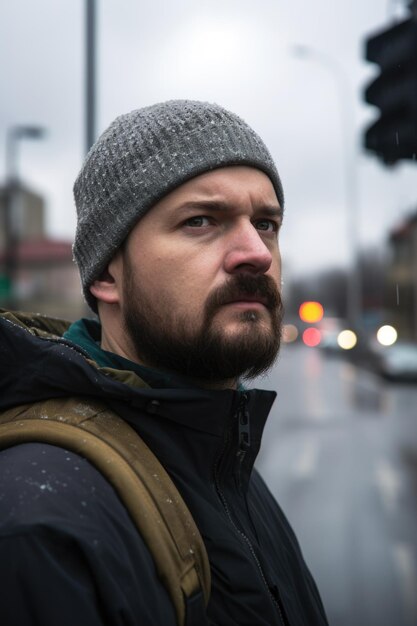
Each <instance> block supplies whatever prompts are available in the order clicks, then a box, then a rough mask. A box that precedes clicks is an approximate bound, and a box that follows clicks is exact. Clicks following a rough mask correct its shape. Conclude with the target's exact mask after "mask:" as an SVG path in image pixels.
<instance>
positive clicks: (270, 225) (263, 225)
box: [255, 220, 279, 233]
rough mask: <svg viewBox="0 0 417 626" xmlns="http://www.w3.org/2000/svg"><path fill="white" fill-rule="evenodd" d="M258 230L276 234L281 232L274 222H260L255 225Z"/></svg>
mask: <svg viewBox="0 0 417 626" xmlns="http://www.w3.org/2000/svg"><path fill="white" fill-rule="evenodd" d="M255 226H256V228H257V229H258V230H264V231H267V232H271V233H276V232H278V230H279V224H278V223H277V222H274V220H258V221H257V222H256V223H255Z"/></svg>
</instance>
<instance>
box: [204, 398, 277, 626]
mask: <svg viewBox="0 0 417 626" xmlns="http://www.w3.org/2000/svg"><path fill="white" fill-rule="evenodd" d="M247 400H248V396H247V394H246V393H244V392H243V393H241V396H240V400H239V404H238V408H237V411H236V413H235V414H234V416H233V418H232V421H231V427H229V429H228V431H227V433H226V437H225V441H224V446H223V448H222V451H221V453H220V454H219V456H218V458H217V461H216V464H215V467H214V482H215V487H216V491H217V495H218V496H219V499H220V501H221V503H222V505H223V508H224V510H225V512H226V515H227V517H228V519H229V522H230V523H231V525H232V526H233V528H234V529H235V531H236V532H237V534H238V535H239V536H240V538H241V539H242V540H243V541H244V542H245V543H246V545H247V546H248V548H249V551H250V553H251V554H252V557H253V559H254V561H255V564H256V566H257V568H258V570H259V573H260V575H261V578H262V581H263V583H264V585H265V588H266V590H267V592H268V595H269V597H270V598H271V600H272V602H273V604H274V606H275V607H276V608H277V610H278V615H279V618H280V621H281V624H282V625H283V626H286V624H287V621H286V620H285V619H284V616H283V610H282V607H281V605H280V602H279V600H278V598H276V597H275V596H274V595H273V593H272V592H271V590H270V588H269V585H268V582H267V580H266V577H265V573H264V571H263V569H262V565H261V563H260V562H259V559H258V557H257V556H256V552H255V550H254V548H253V545H252V542H251V540H250V539H249V537H248V536H247V535H246V534H245V533H244V532H243V531H242V530H241V529H240V528H239V527H238V526H237V524H236V522H235V521H234V519H233V517H232V515H231V513H230V509H229V505H228V503H227V500H226V497H225V495H224V493H223V491H222V489H221V487H220V479H219V465H220V461H221V459H222V457H223V455H224V453H225V450H226V448H227V445H228V443H229V441H230V437H231V431H232V425H233V421H234V420H235V419H237V420H238V437H239V448H238V451H237V459H238V468H237V483H238V488H239V490H241V484H242V467H243V461H244V459H245V457H246V454H247V452H248V450H249V448H250V416H249V411H248V408H247Z"/></svg>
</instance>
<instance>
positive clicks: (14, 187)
mask: <svg viewBox="0 0 417 626" xmlns="http://www.w3.org/2000/svg"><path fill="white" fill-rule="evenodd" d="M44 135H45V129H44V128H42V127H41V126H28V125H24V126H22V125H17V126H12V127H11V128H9V129H8V131H7V136H6V194H5V206H4V236H5V250H4V275H3V277H2V283H3V290H4V292H5V294H6V298H5V299H6V305H7V306H8V307H10V308H14V306H15V297H14V278H15V273H16V267H17V255H16V252H17V243H18V232H17V228H16V227H15V224H14V220H13V218H14V215H15V211H16V200H17V191H18V187H19V169H18V163H19V159H18V156H19V151H18V149H19V142H20V140H21V139H42V138H43V137H44Z"/></svg>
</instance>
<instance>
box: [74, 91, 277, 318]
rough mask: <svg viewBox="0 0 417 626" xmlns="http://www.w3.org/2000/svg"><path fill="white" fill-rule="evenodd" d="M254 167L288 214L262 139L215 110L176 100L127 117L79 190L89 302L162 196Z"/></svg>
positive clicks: (100, 147) (89, 165)
mask: <svg viewBox="0 0 417 626" xmlns="http://www.w3.org/2000/svg"><path fill="white" fill-rule="evenodd" d="M227 165H249V166H252V167H256V168H258V169H260V170H262V171H263V172H265V173H266V174H267V175H268V176H269V178H270V179H271V181H272V184H273V186H274V188H275V192H276V194H277V198H278V201H279V203H280V205H281V206H282V207H283V204H284V195H283V190H282V185H281V181H280V178H279V175H278V172H277V169H276V167H275V164H274V162H273V160H272V158H271V155H270V153H269V151H268V149H267V148H266V146H265V144H264V143H263V141H262V140H261V138H260V137H259V136H258V135H257V134H256V133H255V132H254V131H253V130H252V129H251V128H250V126H248V125H247V124H246V122H244V121H243V120H242V119H241V118H240V117H238V116H237V115H235V114H234V113H231V112H229V111H227V110H225V109H223V108H222V107H220V106H218V105H216V104H209V103H207V102H196V101H190V100H171V101H169V102H163V103H161V104H155V105H153V106H149V107H145V108H143V109H138V110H136V111H132V112H131V113H127V114H125V115H121V116H120V117H118V118H116V120H115V121H114V122H113V123H112V124H111V125H110V126H109V128H108V129H107V130H106V131H105V132H104V133H103V134H102V135H101V137H100V138H99V139H98V141H97V142H96V143H95V144H94V146H93V147H92V148H91V150H90V152H89V153H88V155H87V157H86V160H85V162H84V165H83V168H82V169H81V172H80V174H79V175H78V178H77V180H76V181H75V185H74V197H75V204H76V207H77V214H78V223H77V231H76V236H75V242H74V247H73V251H74V259H75V261H76V263H77V265H78V268H79V271H80V275H81V282H82V286H83V291H84V296H85V299H86V300H87V302H88V304H89V306H90V307H91V308H92V309H93V310H94V311H97V306H96V301H95V298H94V297H93V296H92V295H91V293H90V291H89V286H90V285H91V283H92V282H94V280H96V279H97V278H98V277H99V276H100V274H101V273H102V271H103V270H104V269H105V268H106V266H107V264H108V263H109V261H110V260H111V258H112V257H113V255H114V254H115V252H116V251H117V249H118V248H119V247H120V245H121V243H122V242H123V240H124V239H125V238H126V237H127V235H128V234H129V232H130V230H131V229H132V228H133V226H134V225H135V224H136V223H137V221H138V220H139V219H140V218H141V217H142V216H143V215H144V214H145V213H146V212H147V211H148V210H149V209H150V208H151V207H152V206H153V205H154V204H155V203H156V202H157V201H158V200H160V199H161V198H162V197H163V196H165V195H166V194H167V193H169V192H170V191H172V190H173V189H175V188H176V187H178V186H179V185H181V184H182V183H184V182H185V181H187V180H189V179H190V178H193V177H194V176H198V175H199V174H202V173H204V172H207V171H209V170H213V169H216V168H219V167H223V166H227Z"/></svg>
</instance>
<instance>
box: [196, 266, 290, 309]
mask: <svg viewBox="0 0 417 626" xmlns="http://www.w3.org/2000/svg"><path fill="white" fill-rule="evenodd" d="M245 297H248V298H252V299H259V300H260V301H261V302H263V303H264V304H265V306H266V307H267V308H268V309H269V310H270V311H275V310H277V309H282V299H281V294H280V293H279V291H278V287H277V285H276V284H275V282H274V281H273V280H272V278H271V277H270V276H265V275H264V274H260V275H252V274H236V275H235V276H233V277H231V278H229V279H228V281H227V282H226V283H225V284H224V285H221V286H220V287H218V288H217V289H215V290H214V291H213V292H212V293H211V294H210V296H209V297H208V299H207V302H206V312H207V314H208V315H211V314H212V313H214V312H215V311H216V309H218V308H219V307H221V306H223V305H224V304H229V303H230V302H234V301H236V300H244V299H245Z"/></svg>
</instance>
